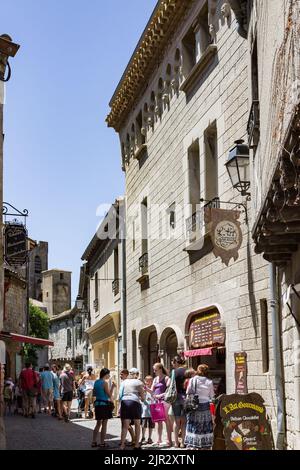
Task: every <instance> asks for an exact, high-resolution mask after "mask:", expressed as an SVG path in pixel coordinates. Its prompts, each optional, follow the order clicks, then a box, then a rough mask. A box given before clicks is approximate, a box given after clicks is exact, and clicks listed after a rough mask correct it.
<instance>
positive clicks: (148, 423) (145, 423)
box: [142, 418, 155, 429]
mask: <svg viewBox="0 0 300 470" xmlns="http://www.w3.org/2000/svg"><path fill="white" fill-rule="evenodd" d="M142 428H143V429H148V428H149V429H154V428H155V424H154V423H153V421H152V419H151V418H142Z"/></svg>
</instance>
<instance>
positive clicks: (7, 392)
mask: <svg viewBox="0 0 300 470" xmlns="http://www.w3.org/2000/svg"><path fill="white" fill-rule="evenodd" d="M14 387H15V386H14V383H13V380H12V378H10V377H9V378H8V379H7V380H6V381H5V383H4V390H3V397H4V416H6V415H12V405H13V401H14Z"/></svg>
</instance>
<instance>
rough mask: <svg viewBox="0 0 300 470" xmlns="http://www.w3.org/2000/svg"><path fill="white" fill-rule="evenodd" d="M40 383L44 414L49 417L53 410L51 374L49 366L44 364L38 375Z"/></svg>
mask: <svg viewBox="0 0 300 470" xmlns="http://www.w3.org/2000/svg"><path fill="white" fill-rule="evenodd" d="M40 378H41V383H42V397H43V401H44V405H45V412H48V414H49V415H51V410H52V408H53V386H54V385H53V380H54V377H53V374H52V372H51V370H50V366H49V364H45V366H44V370H43V372H42V373H41V374H40Z"/></svg>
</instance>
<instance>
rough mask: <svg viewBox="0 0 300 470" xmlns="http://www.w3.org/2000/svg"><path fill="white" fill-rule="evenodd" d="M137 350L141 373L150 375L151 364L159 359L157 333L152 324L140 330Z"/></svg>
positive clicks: (151, 371) (151, 372) (151, 370)
mask: <svg viewBox="0 0 300 470" xmlns="http://www.w3.org/2000/svg"><path fill="white" fill-rule="evenodd" d="M139 350H140V364H141V373H142V375H143V376H145V375H152V374H153V364H155V362H157V361H159V357H158V334H157V329H156V327H155V326H154V325H152V326H149V327H148V328H145V329H143V330H141V331H140V334H139Z"/></svg>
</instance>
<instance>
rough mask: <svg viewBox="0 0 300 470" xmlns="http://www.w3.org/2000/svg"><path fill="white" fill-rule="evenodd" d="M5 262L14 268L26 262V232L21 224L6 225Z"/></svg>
mask: <svg viewBox="0 0 300 470" xmlns="http://www.w3.org/2000/svg"><path fill="white" fill-rule="evenodd" d="M4 243H5V261H6V262H7V263H8V264H9V265H10V266H14V267H19V266H22V265H23V264H25V263H26V260H27V246H26V245H27V230H26V228H25V226H24V225H23V224H18V223H8V224H6V225H5V230H4Z"/></svg>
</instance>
